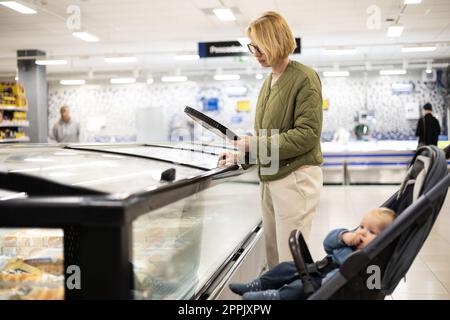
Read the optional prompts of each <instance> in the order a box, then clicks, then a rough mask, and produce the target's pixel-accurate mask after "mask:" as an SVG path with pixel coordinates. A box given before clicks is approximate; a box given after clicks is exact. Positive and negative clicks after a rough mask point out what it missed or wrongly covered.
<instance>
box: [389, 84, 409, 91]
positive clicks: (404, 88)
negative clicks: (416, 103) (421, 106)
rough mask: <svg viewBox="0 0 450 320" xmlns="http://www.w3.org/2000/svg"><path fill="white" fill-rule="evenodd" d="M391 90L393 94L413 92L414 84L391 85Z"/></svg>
mask: <svg viewBox="0 0 450 320" xmlns="http://www.w3.org/2000/svg"><path fill="white" fill-rule="evenodd" d="M391 88H392V90H393V91H394V92H413V91H414V84H413V83H411V82H410V83H393V84H392V85H391Z"/></svg>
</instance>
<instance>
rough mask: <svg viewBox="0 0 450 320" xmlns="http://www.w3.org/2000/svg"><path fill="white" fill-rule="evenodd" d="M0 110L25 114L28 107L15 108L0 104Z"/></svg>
mask: <svg viewBox="0 0 450 320" xmlns="http://www.w3.org/2000/svg"><path fill="white" fill-rule="evenodd" d="M0 110H9V111H23V112H27V111H28V106H24V107H17V106H9V105H4V104H0Z"/></svg>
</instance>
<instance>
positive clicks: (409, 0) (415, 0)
mask: <svg viewBox="0 0 450 320" xmlns="http://www.w3.org/2000/svg"><path fill="white" fill-rule="evenodd" d="M419 3H422V0H405V2H403V4H419Z"/></svg>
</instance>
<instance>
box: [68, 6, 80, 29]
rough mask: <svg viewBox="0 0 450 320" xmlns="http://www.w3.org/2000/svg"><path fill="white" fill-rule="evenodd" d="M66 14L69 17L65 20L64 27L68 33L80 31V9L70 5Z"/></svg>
mask: <svg viewBox="0 0 450 320" xmlns="http://www.w3.org/2000/svg"><path fill="white" fill-rule="evenodd" d="M66 13H67V14H70V16H69V17H68V18H67V20H66V26H67V28H68V29H69V30H70V31H77V30H80V29H81V8H80V7H79V6H77V5H74V4H73V5H70V6H68V7H67V9H66Z"/></svg>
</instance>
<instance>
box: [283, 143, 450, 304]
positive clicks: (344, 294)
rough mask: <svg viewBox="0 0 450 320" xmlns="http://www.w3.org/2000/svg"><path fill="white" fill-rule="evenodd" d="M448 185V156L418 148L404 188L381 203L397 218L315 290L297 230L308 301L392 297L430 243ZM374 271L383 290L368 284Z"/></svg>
mask: <svg viewBox="0 0 450 320" xmlns="http://www.w3.org/2000/svg"><path fill="white" fill-rule="evenodd" d="M449 186H450V174H448V173H447V161H446V157H445V154H444V152H443V151H442V150H440V149H439V148H437V147H435V146H425V147H421V148H419V149H418V150H417V152H416V154H415V156H414V158H413V159H412V161H411V163H410V165H409V167H408V171H407V174H406V177H405V179H404V180H403V182H402V184H401V186H400V189H399V190H398V191H397V192H396V193H395V194H394V195H392V196H391V197H390V198H389V199H388V200H387V201H386V202H385V203H384V204H382V207H388V208H390V209H392V210H394V211H395V212H396V214H397V218H396V219H395V220H394V221H393V222H392V223H391V224H390V225H389V226H388V227H387V228H386V229H385V230H383V232H381V233H380V234H379V235H378V236H377V237H376V238H375V239H374V240H373V241H372V242H371V243H370V244H369V245H368V246H367V247H365V248H364V249H362V250H358V251H355V252H354V253H352V254H351V255H350V256H349V257H348V258H347V259H346V260H345V261H344V263H343V264H342V265H341V266H340V268H339V270H338V271H337V272H336V274H334V275H333V276H332V277H331V278H329V279H327V281H325V282H324V283H323V285H322V286H321V287H320V288H318V289H317V290H314V288H313V287H312V284H311V275H310V271H308V270H311V265H312V264H313V259H312V257H311V254H310V252H309V249H308V246H307V244H306V242H305V240H304V238H303V235H302V234H301V232H300V231H297V230H293V231H292V232H291V235H290V238H289V247H290V249H291V253H292V255H293V259H294V262H295V264H296V266H297V269H298V272H299V276H300V278H301V279H302V281H303V287H304V291H305V296H306V297H308V299H311V300H325V299H368V300H378V299H384V298H385V296H386V295H390V294H392V292H393V291H394V289H395V288H396V287H397V285H398V283H399V282H400V280H401V279H402V278H403V277H404V276H405V275H406V273H407V272H408V270H409V268H410V267H411V264H412V263H413V262H414V259H415V258H416V256H417V254H418V253H419V251H420V249H421V248H422V245H423V244H424V242H425V240H426V239H427V237H428V235H429V233H430V231H431V229H432V227H433V224H434V222H435V221H436V218H437V217H438V215H439V212H440V211H441V207H442V205H443V203H444V200H445V196H446V194H447V189H448V187H449ZM322 261H323V260H322ZM316 265H318V263H317V262H316ZM375 269H376V270H379V271H380V278H381V279H380V280H381V281H380V286H378V287H377V286H375V287H374V288H372V286H371V287H370V288H369V286H368V285H367V282H368V279H369V277H370V276H371V275H372V274H374V273H373V272H374V270H375Z"/></svg>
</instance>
